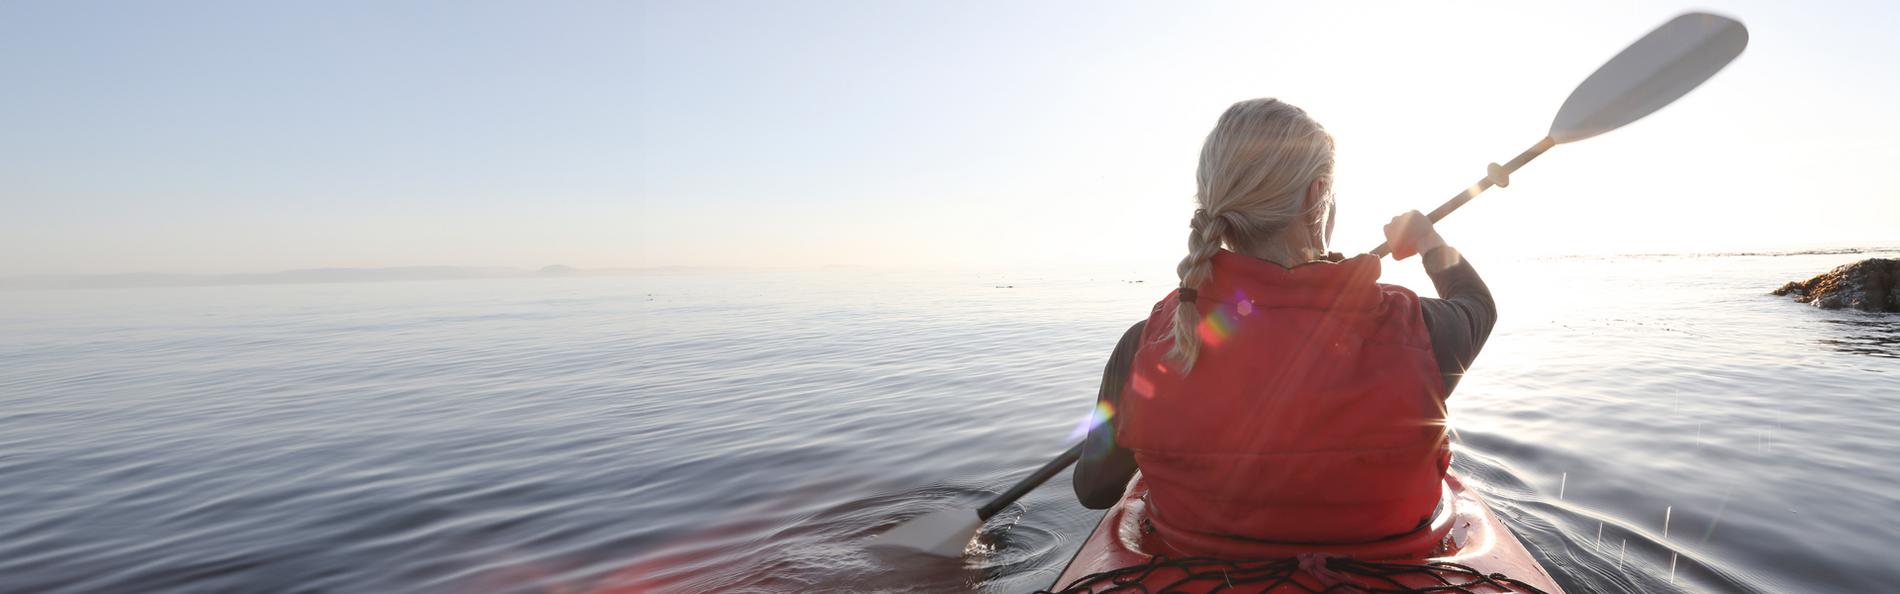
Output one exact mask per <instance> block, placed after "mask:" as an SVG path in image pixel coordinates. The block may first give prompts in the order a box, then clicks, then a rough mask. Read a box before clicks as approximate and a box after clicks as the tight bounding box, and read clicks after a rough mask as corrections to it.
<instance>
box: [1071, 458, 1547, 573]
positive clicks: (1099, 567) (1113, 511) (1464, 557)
mask: <svg viewBox="0 0 1900 594" xmlns="http://www.w3.org/2000/svg"><path fill="white" fill-rule="evenodd" d="M1147 492H1148V489H1147V485H1146V484H1145V483H1143V482H1142V479H1141V476H1140V475H1136V477H1135V479H1134V480H1133V481H1130V482H1129V486H1128V489H1127V491H1126V492H1124V493H1123V494H1122V500H1121V502H1119V503H1117V504H1116V505H1115V507H1113V508H1110V509H1109V511H1108V513H1107V514H1105V515H1103V516H1102V520H1101V522H1100V523H1098V524H1097V525H1096V527H1095V531H1094V532H1092V533H1090V534H1089V537H1088V540H1086V541H1084V542H1083V543H1082V547H1081V548H1080V549H1079V550H1077V551H1076V554H1075V557H1074V558H1073V559H1071V560H1070V561H1069V565H1068V566H1067V567H1066V568H1064V569H1063V571H1062V575H1061V576H1060V577H1058V578H1056V582H1055V584H1053V585H1052V586H1051V588H1050V589H1051V590H1053V591H1057V592H1064V591H1065V590H1063V588H1072V589H1070V590H1066V591H1067V592H1078V593H1079V592H1095V591H1101V590H1106V589H1109V588H1116V587H1119V588H1120V589H1127V588H1128V586H1129V584H1130V582H1137V583H1139V584H1140V585H1141V586H1145V587H1147V588H1150V589H1154V588H1167V591H1170V592H1177V591H1179V592H1200V591H1212V590H1219V591H1222V592H1247V591H1258V592H1318V591H1326V590H1327V589H1328V588H1329V587H1333V586H1334V585H1335V584H1340V583H1341V581H1342V580H1345V581H1346V582H1347V583H1351V582H1357V583H1360V584H1363V585H1364V586H1365V587H1366V588H1367V589H1369V590H1370V591H1374V592H1378V591H1388V592H1391V591H1404V590H1405V589H1408V588H1428V587H1435V588H1439V589H1443V588H1444V587H1445V586H1446V585H1447V584H1448V583H1449V584H1463V585H1465V586H1466V589H1465V590H1457V591H1469V592H1535V591H1542V592H1548V593H1551V594H1562V592H1563V589H1562V588H1559V587H1558V586H1557V583H1556V582H1555V581H1554V580H1552V579H1551V577H1550V574H1549V573H1548V572H1546V571H1545V570H1544V567H1543V565H1541V564H1539V563H1538V562H1537V560H1536V559H1535V558H1533V557H1531V554H1530V551H1529V550H1527V549H1525V548H1524V545H1523V544H1522V543H1520V542H1518V540H1517V537H1516V535H1513V534H1512V533H1511V530H1510V528H1508V527H1506V526H1505V525H1504V524H1503V523H1501V522H1499V521H1498V519H1497V516H1495V515H1492V513H1491V509H1490V507H1489V506H1487V505H1485V503H1484V500H1482V499H1480V498H1479V497H1478V495H1477V494H1476V493H1473V492H1471V491H1470V490H1468V489H1467V488H1466V487H1465V486H1464V483H1463V482H1461V481H1459V480H1458V478H1457V477H1455V476H1447V477H1445V493H1446V496H1445V498H1444V500H1445V501H1449V502H1450V503H1451V504H1450V505H1449V506H1441V507H1440V509H1439V510H1438V513H1437V514H1436V516H1435V517H1434V518H1433V521H1432V523H1431V526H1430V527H1429V528H1427V529H1425V530H1422V531H1421V532H1420V533H1419V534H1416V535H1411V536H1409V537H1402V538H1401V539H1396V540H1394V541H1390V542H1386V543H1375V544H1373V545H1349V546H1342V547H1331V548H1328V549H1314V548H1313V547H1302V548H1301V549H1294V548H1291V547H1286V546H1281V545H1262V546H1261V548H1260V549H1259V550H1257V551H1255V553H1254V554H1249V555H1247V556H1246V557H1244V558H1246V559H1263V560H1264V559H1281V561H1277V562H1274V561H1247V562H1238V563H1236V562H1228V561H1221V560H1217V559H1214V558H1210V557H1188V556H1185V555H1182V554H1180V553H1178V552H1176V551H1174V550H1172V548H1171V547H1169V546H1168V545H1167V544H1166V543H1162V542H1159V540H1158V539H1156V538H1155V537H1154V536H1153V535H1152V534H1150V533H1149V532H1148V531H1147V530H1145V529H1144V528H1145V525H1146V523H1147V501H1146V499H1145V497H1146V496H1147ZM1157 556H1159V557H1161V558H1162V560H1163V561H1164V562H1160V563H1155V564H1153V566H1151V567H1150V566H1148V565H1149V564H1150V561H1151V560H1153V559H1155V558H1156V557H1157ZM1296 556H1297V557H1298V558H1296ZM1340 557H1346V558H1349V559H1341V558H1340ZM1328 558H1331V561H1330V562H1329V561H1328ZM1428 563H1438V564H1440V565H1436V566H1432V567H1417V568H1412V567H1410V566H1411V565H1422V564H1428ZM1401 564H1403V565H1401ZM1445 564H1455V565H1445ZM1123 568H1128V569H1127V570H1126V572H1125V573H1124V574H1123V575H1120V576H1117V577H1116V578H1114V579H1107V578H1106V577H1104V578H1102V579H1096V580H1092V581H1091V582H1089V583H1078V582H1079V581H1081V580H1083V578H1087V577H1089V576H1091V575H1092V574H1098V573H1102V572H1108V571H1113V570H1117V569H1123ZM1341 569H1344V571H1340V570H1341ZM1315 572H1318V573H1323V574H1330V575H1325V576H1318V575H1315ZM1342 574H1343V575H1345V576H1346V577H1343V578H1342V577H1341V575H1342ZM1495 574H1502V575H1503V576H1506V577H1508V578H1510V579H1509V580H1496V579H1489V577H1490V576H1492V575H1495ZM1512 582H1516V583H1515V584H1513V583H1512ZM1523 586H1529V588H1525V587H1523ZM1250 587H1251V588H1254V589H1249V588H1250ZM1531 588H1534V589H1531ZM1335 591H1339V590H1335ZM1344 591H1357V590H1352V589H1349V588H1348V589H1345V590H1344Z"/></svg>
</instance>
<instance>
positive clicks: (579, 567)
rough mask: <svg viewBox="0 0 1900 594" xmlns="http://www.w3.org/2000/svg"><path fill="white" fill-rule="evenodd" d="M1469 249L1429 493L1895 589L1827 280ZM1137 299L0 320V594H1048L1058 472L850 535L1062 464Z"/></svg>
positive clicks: (785, 284) (827, 295)
mask: <svg viewBox="0 0 1900 594" xmlns="http://www.w3.org/2000/svg"><path fill="white" fill-rule="evenodd" d="M1468 255H1469V256H1471V257H1472V258H1473V262H1474V263H1475V264H1476V265H1477V266H1478V268H1479V270H1480V271H1481V272H1482V273H1483V274H1484V275H1485V277H1486V280H1487V282H1489V284H1490V285H1491V287H1492V288H1493V290H1494V292H1495V293H1496V294H1497V297H1498V302H1499V305H1500V308H1501V315H1502V319H1501V320H1500V322H1499V326H1498V328H1497V331H1496V332H1495V333H1494V334H1493V335H1492V337H1491V339H1490V342H1489V343H1488V344H1487V346H1486V347H1485V352H1484V353H1483V355H1481V356H1480V357H1479V359H1478V361H1477V363H1476V365H1475V366H1474V367H1473V368H1472V369H1471V371H1470V373H1469V374H1468V375H1467V376H1466V377H1465V379H1464V380H1463V382H1462V383H1461V384H1460V386H1459V388H1458V391H1457V393H1456V394H1454V395H1453V397H1452V399H1451V402H1450V406H1451V423H1452V426H1453V429H1454V431H1455V434H1456V435H1457V445H1456V446H1455V447H1456V451H1457V457H1456V461H1455V462H1454V464H1455V465H1456V466H1455V468H1456V470H1457V472H1459V473H1461V474H1463V475H1464V476H1466V477H1467V478H1468V480H1467V481H1466V482H1467V484H1470V485H1471V486H1472V487H1473V488H1474V489H1475V490H1476V491H1477V492H1479V493H1481V494H1482V495H1483V496H1484V497H1486V498H1487V499H1488V500H1489V501H1490V502H1491V504H1492V507H1493V509H1494V510H1495V511H1497V513H1498V514H1499V516H1500V517H1501V518H1502V519H1503V520H1504V521H1505V522H1506V523H1507V524H1509V525H1510V527H1511V528H1512V529H1513V530H1514V531H1516V533H1517V534H1518V535H1519V536H1520V537H1522V538H1523V540H1525V542H1526V543H1527V544H1528V545H1529V547H1530V548H1531V549H1532V552H1533V553H1534V554H1537V555H1539V557H1540V559H1542V560H1543V561H1544V562H1545V563H1546V564H1547V565H1548V566H1549V569H1550V571H1551V573H1552V574H1553V575H1554V576H1555V577H1556V578H1557V579H1558V580H1559V581H1560V582H1561V583H1562V584H1563V585H1564V586H1565V587H1566V588H1567V589H1569V590H1570V591H1571V592H1578V593H1581V592H1668V591H1720V592H1734V591H1743V592H1746V591H1763V592H1873V591H1886V590H1890V589H1891V585H1892V584H1894V583H1900V566H1896V565H1895V564H1894V563H1893V562H1892V558H1893V555H1892V551H1894V550H1896V549H1900V530H1896V529H1895V527H1894V524H1893V523H1892V519H1893V517H1894V514H1893V510H1895V509H1900V474H1896V473H1894V472H1893V471H1892V467H1891V464H1892V461H1893V460H1896V459H1900V442H1897V441H1896V440H1894V439H1893V428H1894V427H1900V407H1895V406H1893V402H1896V401H1900V382H1894V381H1892V379H1893V378H1894V377H1900V357H1896V350H1897V348H1900V347H1897V346H1896V345H1900V327H1897V326H1896V323H1895V320H1894V319H1891V318H1889V317H1879V316H1868V315H1859V314H1852V313H1844V312H1825V311H1819V310H1816V309H1814V308H1812V307H1809V306H1805V305H1800V304H1795V303H1792V302H1790V301H1788V300H1786V299H1777V298H1774V297H1769V296H1766V295H1764V293H1766V292H1767V291H1768V290H1769V289H1772V288H1774V287H1776V286H1779V285H1780V284H1781V283H1782V282H1785V280H1786V279H1788V278H1805V277H1806V276H1810V275H1812V274H1814V273H1815V272H1817V271H1825V270H1828V269H1830V268H1832V267H1834V266H1836V265H1838V264H1840V263H1841V262H1840V261H1839V260H1840V259H1841V258H1842V257H1843V256H1841V255H1831V254H1807V255H1785V256H1774V257H1755V256H1731V257H1662V256H1646V257H1640V258H1588V259H1559V260H1542V261H1521V262H1511V261H1503V260H1494V259H1491V258H1489V257H1487V256H1486V255H1484V254H1468ZM1848 257H1858V255H1856V256H1848ZM1147 272H1148V273H1147V274H1140V273H1130V272H1128V271H1115V272H1114V273H1113V274H1096V275H1094V276H1082V275H1071V276H1059V275H1051V276H1008V275H994V274H931V275H921V274H919V275H909V274H893V273H877V272H867V271H850V272H837V273H830V272H826V273H816V272H815V273H750V274H725V273H721V274H693V273H678V274H666V275H655V276H645V277H630V278H557V279H522V280H494V281H463V282H414V283H385V284H371V285H307V286H270V287H219V288H171V289H140V290H125V291H61V292H33V293H18V292H15V293H0V361H5V362H6V363H5V364H4V365H0V576H5V578H0V590H5V591H20V592H120V591H137V592H198V591H243V592H253V591H265V592H291V591H336V592H425V593H428V592H495V591H500V592H562V593H572V592H589V593H597V594H598V593H606V592H617V593H618V592H648V591H660V592H668V591H679V592H697V591H708V590H712V591H730V590H739V591H831V590H839V589H858V590H866V591H869V590H877V591H913V592H943V591H958V590H983V591H993V592H1022V591H1028V590H1033V589H1036V588H1041V587H1045V586H1048V585H1050V584H1049V582H1050V581H1051V580H1053V579H1054V578H1055V577H1056V573H1057V572H1058V571H1059V570H1060V569H1061V568H1062V565H1063V564H1064V563H1065V562H1066V561H1067V560H1068V559H1069V557H1070V556H1071V555H1072V554H1073V553H1074V549H1075V547H1076V546H1077V544H1078V543H1079V542H1080V541H1081V539H1082V537H1083V536H1084V535H1085V534H1086V532H1087V530H1089V529H1090V528H1091V527H1092V526H1093V525H1094V523H1095V521H1096V520H1097V519H1098V518H1099V517H1100V512H1093V511H1089V510H1085V509H1082V508H1081V507H1080V506H1079V505H1077V504H1076V502H1075V500H1074V496H1073V494H1072V493H1071V492H1070V490H1069V489H1068V487H1067V480H1068V478H1067V476H1066V475H1065V476H1058V477H1056V478H1055V479H1054V480H1053V481H1052V482H1051V483H1050V485H1049V486H1047V487H1045V488H1042V489H1038V490H1036V491H1034V492H1032V493H1030V494H1029V495H1028V496H1026V497H1024V498H1023V499H1022V500H1020V501H1019V502H1018V503H1017V504H1016V505H1014V506H1012V507H1011V508H1010V509H1009V510H1007V511H1006V512H1004V513H1003V514H1001V515H1000V516H999V517H998V518H995V519H993V520H992V521H991V522H990V523H989V525H987V526H986V527H985V529H984V531H983V533H982V535H981V536H980V538H979V544H978V546H977V547H976V548H975V554H974V555H972V556H971V557H969V558H967V559H964V560H960V561H959V560H948V561H945V560H939V559H934V558H929V557H917V556H891V555H886V554H881V553H878V552H875V551H873V550H870V549H867V548H866V547H865V546H864V545H865V543H866V542H867V541H868V540H869V539H870V538H871V537H872V536H873V535H875V534H878V533H880V532H881V531H883V530H884V529H887V528H888V527H890V526H893V525H895V524H897V523H899V522H901V521H903V520H904V519H907V518H911V517H915V516H917V515H919V514H923V513H927V512H930V511H934V510H939V509H946V508H950V507H965V506H967V507H974V506H975V505H976V504H978V503H979V502H980V501H981V500H982V499H983V498H984V497H985V496H987V495H989V494H993V493H996V492H999V491H1000V490H1002V489H1004V488H1006V487H1007V486H1008V485H1010V484H1011V483H1013V482H1015V481H1016V480H1017V479H1018V478H1019V477H1021V476H1022V475H1023V474H1024V473H1026V472H1028V471H1030V470H1032V469H1034V468H1036V467H1037V466H1040V465H1041V464H1042V463H1043V462H1045V461H1047V460H1048V459H1049V458H1051V457H1053V456H1054V455H1056V454H1057V453H1059V452H1061V451H1062V450H1063V449H1065V447H1066V445H1067V444H1066V443H1064V440H1065V438H1066V437H1067V436H1068V435H1069V433H1070V431H1071V429H1072V428H1073V427H1075V426H1076V423H1077V422H1078V421H1079V420H1081V419H1083V418H1084V417H1085V416H1086V415H1088V414H1089V412H1090V409H1091V405H1092V404H1093V398H1094V394H1095V391H1096V387H1097V386H1096V383H1097V382H1098V381H1099V378H1100V377H1101V372H1102V364H1103V361H1104V359H1105V357H1106V355H1107V353H1108V351H1109V349H1110V348H1112V346H1113V345H1114V343H1115V341H1116V339H1117V338H1119V337H1120V336H1121V334H1122V331H1123V330H1124V329H1126V328H1127V326H1128V324H1129V323H1131V322H1133V321H1134V320H1135V319H1137V318H1139V317H1141V316H1142V315H1144V314H1145V312H1147V311H1148V309H1149V307H1150V306H1151V305H1152V304H1153V303H1154V301H1155V300H1156V299H1158V298H1159V297H1160V294H1161V293H1162V292H1165V288H1166V287H1168V286H1172V284H1173V283H1172V282H1171V281H1172V279H1171V277H1170V276H1169V275H1170V274H1171V271H1169V270H1166V269H1159V270H1154V271H1147ZM1387 273H1388V274H1387V276H1388V279H1389V280H1391V281H1395V282H1399V283H1402V284H1405V285H1407V286H1411V287H1415V288H1420V289H1423V291H1422V292H1425V293H1427V294H1429V292H1430V289H1429V287H1430V284H1429V283H1428V282H1426V281H1425V280H1424V278H1423V276H1422V275H1421V274H1418V273H1417V270H1416V263H1391V262H1388V263H1387ZM1129 280H1147V281H1148V282H1146V283H1131V282H1126V281H1129ZM998 285H1011V286H1013V287H1014V288H1013V289H1009V290H997V289H996V288H995V287H997V286H998ZM1632 288H1635V289H1640V290H1631V289H1632ZM1816 320H1821V321H1822V323H1816Z"/></svg>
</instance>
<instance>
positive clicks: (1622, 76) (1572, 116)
mask: <svg viewBox="0 0 1900 594" xmlns="http://www.w3.org/2000/svg"><path fill="white" fill-rule="evenodd" d="M1745 47H1748V28H1747V27H1743V26H1742V24H1741V23H1740V22H1738V21H1735V20H1734V19H1730V18H1727V17H1721V16H1716V15H1713V14H1708V13H1702V12H1692V13H1688V14H1685V15H1682V16H1679V17H1676V18H1675V19H1672V20H1670V21H1669V22H1667V23H1663V26H1661V27H1657V28H1656V30H1655V31H1651V32H1649V35H1645V36H1643V38H1642V39H1638V40H1636V43H1632V44H1630V46H1629V47H1628V48H1625V49H1624V50H1623V53H1620V54H1617V55H1616V57H1615V58H1611V59H1610V61H1609V62H1608V63H1606V64H1604V65H1603V67H1602V68H1598V69H1597V71H1596V73H1594V74H1591V75H1590V78H1586V79H1584V80H1583V84H1581V85H1577V90H1575V91H1572V92H1571V93H1570V98H1569V99H1566V100H1564V106H1563V108H1562V109H1559V110H1557V119H1556V120H1555V121H1553V122H1551V124H1550V138H1551V139H1552V140H1555V141H1557V142H1558V143H1565V142H1575V141H1578V140H1583V139H1585V138H1589V137H1592V136H1596V135H1598V134H1602V133H1604V132H1609V131H1611V130H1615V129H1617V128H1620V127H1622V126H1623V125H1625V124H1628V123H1630V122H1634V121H1636V120H1638V119H1641V118H1642V117H1643V116H1646V115H1649V114H1650V113H1651V112H1654V111H1656V110H1658V109H1662V107H1663V106H1664V105H1668V104H1670V102H1673V101H1675V100H1676V99H1679V98H1681V97H1682V96H1683V95H1686V94H1688V93H1689V91H1691V90H1694V89H1695V88H1696V87H1697V86H1700V85H1701V84H1702V82H1703V81H1706V80H1709V77H1711V76H1715V73H1716V72H1717V71H1719V70H1721V69H1722V67H1723V66H1727V65H1728V63H1729V62H1730V61H1732V60H1734V59H1735V56H1738V55H1741V53H1742V48H1745Z"/></svg>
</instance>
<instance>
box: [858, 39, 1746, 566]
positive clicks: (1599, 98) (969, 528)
mask: <svg viewBox="0 0 1900 594" xmlns="http://www.w3.org/2000/svg"><path fill="white" fill-rule="evenodd" d="M1747 45H1748V30H1747V29H1746V28H1744V27H1742V24H1741V23H1739V22H1736V21H1735V20H1733V19H1729V18H1726V17H1720V16H1716V15H1712V14H1708V13H1700V12H1692V13H1688V14H1684V15H1682V16H1678V17H1676V18H1674V19H1671V20H1670V21H1669V22H1667V23H1663V25H1662V26H1661V27H1657V28H1656V30H1655V31H1651V32H1649V34H1648V35H1645V36H1643V38H1642V39H1638V40H1636V43H1632V44H1630V46H1629V47H1628V48H1626V49H1624V50H1623V53H1620V54H1617V55H1616V57H1614V58H1611V59H1610V61H1609V62H1608V63H1605V64H1604V65H1603V67H1601V68H1598V69H1597V71H1596V73H1594V74H1591V75H1590V77H1589V78H1586V79H1584V80H1583V84H1580V85H1577V90H1575V91H1572V92H1571V93H1570V98H1569V99H1566V100H1564V105H1563V107H1562V108H1560V109H1558V110H1557V118H1556V120H1555V121H1553V122H1551V124H1550V134H1549V135H1548V136H1545V137H1544V139H1543V140H1539V141H1537V144H1534V145H1531V148H1530V149H1529V150H1526V151H1524V152H1523V153H1522V154H1519V155H1518V156H1517V158H1515V159H1511V161H1510V162H1509V163H1505V164H1503V165H1499V164H1497V163H1492V164H1491V167H1490V170H1489V171H1488V172H1487V174H1486V175H1485V176H1484V179H1481V180H1478V183H1476V184H1473V185H1472V186H1471V187H1470V188H1469V189H1466V190H1465V191H1464V192H1463V193H1460V194H1458V196H1456V197H1454V198H1452V199H1451V200H1450V201H1448V202H1446V203H1445V204H1444V205H1443V206H1439V207H1438V208H1437V209H1436V210H1433V211H1432V212H1431V215H1430V217H1431V219H1432V222H1434V223H1435V222H1438V220H1439V219H1443V218H1445V215H1448V214H1451V211H1454V210H1457V209H1458V207H1460V206H1463V205H1464V204H1465V203H1466V202H1470V201H1471V199H1472V198H1475V197H1477V196H1478V193H1480V192H1483V191H1485V190H1486V189H1488V188H1490V187H1491V186H1498V187H1505V186H1509V185H1510V183H1511V179H1510V175H1511V174H1512V173H1514V172H1516V171H1517V169H1518V168H1519V167H1523V166H1524V164H1525V163H1529V162H1530V161H1531V159H1535V158H1537V156H1538V155H1541V154H1544V151H1547V150H1550V148H1551V147H1553V146H1557V145H1559V144H1563V143H1567V142H1576V141H1578V140H1583V139H1585V138H1589V137H1592V136H1596V135H1598V134H1602V133H1604V132H1608V131H1611V130H1615V129H1617V128H1620V127H1622V126H1623V125H1625V124H1628V123H1630V122H1634V121H1636V120H1638V119H1641V118H1642V117H1643V116H1646V115H1649V114H1650V113H1652V112H1655V111H1656V110H1658V109H1661V108H1662V107H1663V106H1664V105H1668V104H1669V103H1670V102H1673V101H1675V100H1676V99H1679V98H1681V97H1682V96H1683V95H1685V94H1688V93H1689V91H1691V90H1693V89H1695V88H1696V87H1697V86H1700V85H1701V84H1702V82H1703V81H1706V80H1708V79H1709V77H1711V76H1714V75H1715V73H1716V71H1719V70H1721V69H1722V67H1723V66H1727V65H1728V63H1729V62H1730V61H1732V60H1734V59H1735V56H1737V55H1740V54H1741V53H1742V48H1744V47H1747ZM1390 252H1391V250H1390V249H1388V248H1387V246H1386V245H1385V244H1380V245H1379V247H1376V248H1373V249H1372V252H1371V253H1373V254H1377V255H1380V256H1384V255H1386V254H1388V253H1390ZM1081 454H1082V445H1081V444H1076V445H1075V447H1072V448H1069V451H1067V452H1063V454H1062V455H1061V456H1058V457H1056V459H1054V460H1050V461H1049V463H1048V464H1044V465H1043V466H1042V468H1039V469H1037V470H1036V472H1034V473H1032V474H1030V475H1029V477H1027V478H1025V479H1023V480H1022V481H1021V482H1018V483H1016V486H1013V487H1010V488H1009V490H1008V491H1004V492H1003V494H1002V495H999V496H997V497H996V498H995V499H994V500H991V501H990V502H989V504H988V505H984V506H983V507H982V508H979V509H978V510H976V511H975V512H971V511H970V510H965V509H949V510H943V511H939V512H934V513H930V514H925V515H923V516H920V517H918V518H915V519H912V520H910V521H907V522H904V523H903V524H899V525H898V526H897V527H896V528H892V529H891V530H890V531H889V532H885V533H884V534H883V535H882V536H880V537H879V538H878V541H877V542H876V544H877V545H879V546H892V547H904V548H910V549H915V550H919V551H924V552H927V553H931V554H936V555H943V556H946V557H957V556H962V555H963V549H964V546H966V545H968V544H969V542H970V535H972V534H974V533H975V532H976V529H977V528H978V527H980V526H982V525H983V521H984V520H988V519H989V518H990V516H993V515H996V512H998V511H1002V509H1003V508H1004V507H1006V506H1008V505H1009V504H1010V503H1013V502H1015V501H1016V499H1018V498H1020V497H1022V496H1023V494H1025V493H1028V492H1029V491H1031V490H1034V489H1035V488H1036V487H1038V486H1040V485H1042V483H1043V482H1044V481H1047V480H1049V477H1052V476H1055V475H1056V473H1058V472H1062V469H1064V468H1067V467H1068V466H1069V465H1070V464H1074V463H1075V460H1076V459H1077V458H1080V457H1081Z"/></svg>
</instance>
